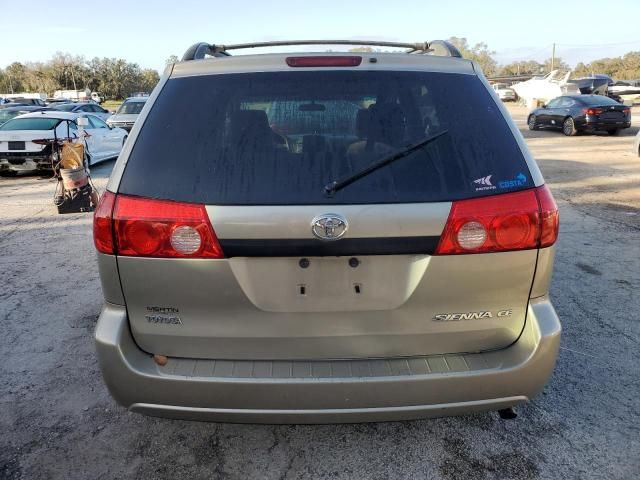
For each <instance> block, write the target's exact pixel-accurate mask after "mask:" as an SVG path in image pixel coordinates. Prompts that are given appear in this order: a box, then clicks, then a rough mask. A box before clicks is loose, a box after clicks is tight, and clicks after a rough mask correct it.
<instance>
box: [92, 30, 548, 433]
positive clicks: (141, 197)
mask: <svg viewBox="0 0 640 480" xmlns="http://www.w3.org/2000/svg"><path fill="white" fill-rule="evenodd" d="M283 43H287V42H276V44H277V45H282V44H283ZM290 43H303V44H306V43H310V42H290ZM330 43H331V42H330ZM333 43H348V44H354V42H353V41H345V42H341V41H334V42H333ZM355 43H356V44H358V43H364V44H366V45H370V44H371V43H372V42H355ZM376 44H377V45H380V46H382V47H387V48H396V50H398V47H401V48H405V50H398V51H397V52H396V53H382V52H375V51H373V52H357V53H354V52H344V53H339V52H330V53H325V52H323V53H318V52H315V53H296V54H287V53H276V54H260V55H240V56H231V55H229V50H233V49H234V48H249V47H253V46H266V45H267V44H242V45H229V46H217V45H208V44H196V45H194V47H192V48H191V49H189V51H188V52H187V53H186V54H185V57H184V58H183V61H181V62H179V63H176V64H174V65H170V66H169V67H168V68H167V71H166V72H165V74H164V75H163V77H162V79H161V81H160V83H159V85H158V86H157V87H156V89H155V90H154V92H153V93H152V95H151V96H150V98H149V99H148V101H147V102H146V105H145V107H144V109H143V111H142V113H141V115H140V118H139V120H138V122H137V123H136V124H135V126H134V127H133V129H132V131H131V134H130V136H129V140H128V142H127V143H126V145H125V147H124V149H123V152H122V154H121V155H120V158H119V160H118V162H117V164H116V165H115V167H114V171H113V173H112V175H111V178H110V180H109V183H108V186H107V191H106V192H105V194H104V195H103V196H102V198H101V201H100V205H99V207H98V209H97V210H96V213H95V219H94V238H95V245H96V249H97V251H98V254H97V255H98V265H99V269H100V276H101V279H102V287H103V291H104V297H105V305H104V309H103V310H102V313H101V315H100V319H99V322H98V325H97V329H96V333H95V335H96V344H97V351H98V356H99V360H100V366H101V369H102V372H103V375H104V379H105V382H106V384H107V386H108V388H109V390H110V392H111V394H112V395H113V397H114V398H115V399H116V400H117V401H118V402H119V403H120V404H122V405H124V406H125V407H127V408H128V409H130V410H131V411H135V412H140V413H145V414H149V415H157V416H163V417H173V418H185V419H198V420H213V421H231V422H262V423H328V422H360V421H377V420H396V419H412V418H421V417H430V416H442V415H453V414H462V413H467V412H474V411H480V410H507V409H509V408H510V407H512V406H514V405H517V404H519V403H522V402H526V401H528V400H529V399H531V398H532V397H533V396H534V395H536V394H537V393H538V392H539V391H540V390H541V389H542V388H543V387H544V385H545V384H546V382H547V381H548V379H549V377H550V375H551V373H552V370H553V368H554V364H555V360H556V356H557V351H558V346H559V341H560V331H561V327H560V323H559V320H558V317H557V315H556V313H555V311H554V308H553V306H552V304H551V302H550V300H549V296H548V291H549V283H550V279H551V271H552V267H553V257H554V243H555V241H556V238H557V235H558V210H557V206H556V204H555V202H554V200H553V197H552V195H551V193H550V191H549V189H548V187H547V186H545V184H544V180H543V178H542V176H541V174H540V171H539V169H538V167H537V165H536V163H535V161H534V160H533V158H532V157H531V155H530V153H529V151H528V149H527V147H526V145H525V143H524V140H523V138H522V136H521V134H520V132H519V131H518V129H517V128H516V127H515V125H514V123H513V122H512V120H511V119H510V117H509V114H508V113H507V112H506V110H505V109H504V107H503V105H502V103H501V102H500V100H499V99H498V97H497V96H496V94H495V92H494V91H493V89H492V88H491V87H490V86H489V84H488V83H487V81H486V79H485V78H484V76H483V74H482V72H481V71H480V69H479V67H478V66H477V64H475V63H473V62H471V61H469V60H466V59H463V58H461V57H460V55H459V53H458V52H457V51H456V50H455V48H454V47H452V46H451V45H449V44H447V43H446V42H432V43H422V44H399V43H388V42H383V43H377V42H376Z"/></svg>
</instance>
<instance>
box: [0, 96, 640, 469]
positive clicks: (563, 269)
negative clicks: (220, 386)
mask: <svg viewBox="0 0 640 480" xmlns="http://www.w3.org/2000/svg"><path fill="white" fill-rule="evenodd" d="M510 108H511V111H512V112H513V115H514V118H515V119H516V121H517V122H518V125H519V126H520V127H521V128H525V115H526V112H525V111H524V110H523V109H520V108H517V107H510ZM634 121H635V119H634ZM635 123H636V124H637V123H638V122H637V121H635ZM636 131H637V128H632V129H630V130H628V131H626V132H625V133H624V134H623V135H621V136H619V137H608V136H578V137H573V138H568V137H564V136H563V135H561V134H560V133H556V132H528V131H525V132H524V133H525V136H526V137H527V139H528V142H529V145H530V147H531V149H532V151H533V153H534V155H535V156H536V158H537V159H538V160H539V163H540V165H541V167H542V169H543V171H544V174H545V177H546V179H547V181H548V183H549V184H550V186H551V188H552V190H553V192H554V194H555V196H556V199H557V200H558V203H559V205H560V209H561V216H562V227H561V236H560V240H559V243H558V252H557V260H556V268H555V275H554V281H553V286H552V296H553V300H554V303H555V306H556V309H557V311H558V313H559V315H560V317H561V319H562V321H563V326H564V334H563V338H562V347H561V351H560V357H559V360H558V365H557V369H556V372H555V374H554V376H553V378H552V379H551V382H550V383H549V385H548V386H547V387H546V389H545V391H544V392H543V393H542V394H541V395H540V396H538V397H537V398H535V400H534V401H533V402H531V403H530V404H528V405H526V406H523V407H520V408H518V413H519V416H518V419H517V420H515V421H504V420H500V419H499V418H498V416H497V414H495V413H487V414H479V415H472V416H466V417H458V418H444V419H436V420H426V421H413V422H395V423H377V424H360V425H324V426H257V425H233V424H213V423H197V422H184V421H170V420H162V419H155V418H148V417H143V416H140V415H135V414H131V413H128V412H127V411H125V410H124V409H123V408H121V407H119V406H117V405H116V404H115V403H114V402H113V401H112V400H111V398H110V397H109V394H108V392H107V390H106V388H105V386H104V385H103V383H102V379H101V376H100V372H99V370H98V364H97V361H96V356H95V353H94V346H93V339H92V333H93V329H94V326H95V322H96V318H97V316H98V313H99V310H100V306H101V301H102V296H101V292H100V285H99V281H98V278H97V271H96V265H95V262H94V259H93V245H92V240H91V229H90V225H91V216H90V215H88V214H78V215H65V216H62V215H56V213H55V210H54V208H53V206H52V202H51V197H52V195H53V189H54V184H53V183H51V182H50V181H47V180H44V179H40V178H38V177H34V176H29V177H19V178H11V179H6V178H1V179H0V251H1V252H2V254H1V255H0V285H1V286H2V289H1V290H0V319H1V320H2V323H1V325H2V327H3V329H4V333H3V334H2V336H1V337H0V352H1V357H0V358H1V359H2V363H1V364H0V379H1V382H0V402H1V405H0V411H1V412H2V414H1V415H0V429H1V431H2V434H1V435H0V479H19V478H20V479H22V478H24V479H103V478H104V479H111V478H145V479H155V478H167V479H176V478H189V479H199V478H230V479H231V478H233V479H235V478H237V479H245V478H265V479H272V478H273V479H293V478H349V479H352V478H439V479H447V480H452V479H462V478H465V479H466V478H474V479H499V478H500V479H538V478H541V479H542V478H544V479H559V478H562V479H573V478H576V479H599V478H602V479H631V478H638V477H640V399H639V398H640V396H639V395H638V394H639V393H640V369H639V368H638V365H639V364H640V350H639V349H638V345H639V340H640V322H639V320H640V316H639V314H638V311H639V310H640V308H639V307H640V301H639V299H638V298H639V297H638V296H637V295H636V291H637V290H638V288H639V287H640V158H638V157H634V156H633V155H632V154H631V153H630V148H631V143H632V135H634V134H635V133H636ZM112 166H113V165H112V163H111V162H109V163H107V164H104V165H102V166H100V167H99V168H96V169H94V172H93V173H94V178H96V183H97V184H98V185H99V186H101V187H104V185H105V183H106V177H107V176H108V174H109V171H110V170H111V168H112Z"/></svg>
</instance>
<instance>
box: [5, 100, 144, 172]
mask: <svg viewBox="0 0 640 480" xmlns="http://www.w3.org/2000/svg"><path fill="white" fill-rule="evenodd" d="M147 99H148V96H144V97H131V98H127V99H126V100H125V101H124V102H123V103H122V105H121V106H120V108H119V109H118V110H117V111H116V112H113V113H112V112H109V111H108V110H106V109H104V108H102V107H101V106H100V105H98V104H97V103H94V102H65V103H51V104H50V105H49V106H48V107H46V106H40V105H34V104H31V105H22V104H16V103H14V102H12V103H6V104H4V105H2V108H0V174H1V175H15V174H16V173H18V172H25V171H38V170H50V169H51V168H52V155H53V152H52V150H51V147H50V140H52V139H54V138H58V139H60V138H72V139H78V138H82V139H83V141H84V142H85V144H86V147H87V155H88V158H89V165H92V164H94V163H97V162H100V161H103V160H108V159H111V158H115V157H117V156H118V155H119V153H120V150H121V149H122V146H123V145H124V142H125V141H126V138H127V135H128V133H129V131H131V129H132V128H133V125H134V124H135V121H136V119H137V118H138V115H139V114H140V112H141V111H142V108H143V107H144V104H145V102H146V101H147ZM29 100H31V99H29ZM80 117H86V118H87V120H88V122H89V125H88V127H84V128H83V130H84V133H83V134H81V133H80V132H79V130H80V129H79V127H78V123H77V120H78V118H80Z"/></svg>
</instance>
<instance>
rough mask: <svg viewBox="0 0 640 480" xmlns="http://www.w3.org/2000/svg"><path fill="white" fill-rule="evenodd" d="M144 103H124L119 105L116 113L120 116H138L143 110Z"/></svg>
mask: <svg viewBox="0 0 640 480" xmlns="http://www.w3.org/2000/svg"><path fill="white" fill-rule="evenodd" d="M144 103H145V102H124V103H123V104H122V105H120V108H119V109H118V112H117V113H122V114H138V113H140V112H141V111H142V109H143V108H144Z"/></svg>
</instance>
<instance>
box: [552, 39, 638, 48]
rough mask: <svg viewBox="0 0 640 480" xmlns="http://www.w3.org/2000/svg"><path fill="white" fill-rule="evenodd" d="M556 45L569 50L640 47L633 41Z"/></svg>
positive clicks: (636, 41)
mask: <svg viewBox="0 0 640 480" xmlns="http://www.w3.org/2000/svg"><path fill="white" fill-rule="evenodd" d="M556 45H557V46H559V47H571V48H594V47H617V46H619V45H640V40H635V41H633V42H619V43H593V44H582V45H574V44H569V43H556Z"/></svg>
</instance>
